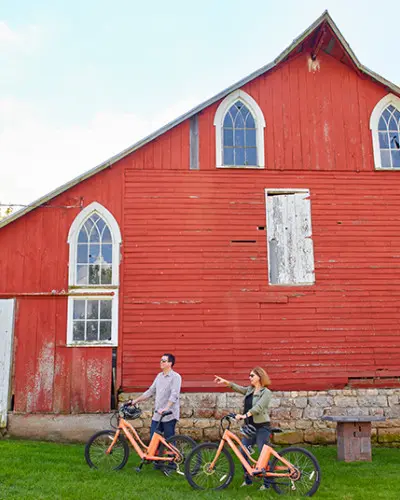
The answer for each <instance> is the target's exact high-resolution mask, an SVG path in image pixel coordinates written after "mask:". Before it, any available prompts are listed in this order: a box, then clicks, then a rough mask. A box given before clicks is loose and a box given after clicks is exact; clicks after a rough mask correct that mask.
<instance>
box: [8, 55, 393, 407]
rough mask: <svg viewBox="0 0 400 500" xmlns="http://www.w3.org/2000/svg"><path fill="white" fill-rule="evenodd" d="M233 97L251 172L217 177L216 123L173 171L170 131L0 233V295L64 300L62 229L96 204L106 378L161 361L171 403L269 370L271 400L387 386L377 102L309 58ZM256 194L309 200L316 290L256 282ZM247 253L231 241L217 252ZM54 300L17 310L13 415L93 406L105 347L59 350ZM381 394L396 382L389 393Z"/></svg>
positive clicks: (259, 274)
mask: <svg viewBox="0 0 400 500" xmlns="http://www.w3.org/2000/svg"><path fill="white" fill-rule="evenodd" d="M318 63H319V65H318V64H316V65H314V69H315V68H317V69H316V70H314V69H313V70H311V69H310V68H309V65H308V59H307V57H306V56H304V55H299V56H297V57H295V58H294V59H292V60H291V61H290V62H287V63H284V64H282V65H281V66H280V67H279V68H278V69H276V70H274V71H272V72H270V73H268V75H265V76H261V77H259V78H257V79H256V80H255V81H253V82H250V83H249V84H247V85H245V86H244V90H246V91H247V92H248V93H250V94H251V95H252V96H253V97H254V98H255V99H256V100H257V102H258V103H259V105H260V107H261V109H262V111H263V113H264V116H265V120H266V129H265V145H266V168H265V169H264V170H260V171H258V170H233V169H232V170H217V169H216V168H215V129H214V126H213V120H214V114H215V111H216V109H217V107H218V104H219V103H216V104H215V105H212V106H210V107H209V108H207V109H205V110H203V111H202V112H201V113H200V114H199V117H198V123H199V147H200V150H199V168H200V169H199V170H192V171H190V170H189V159H190V151H189V135H190V128H189V123H188V122H184V123H182V124H181V125H179V126H177V127H175V128H174V129H173V130H171V131H169V132H167V133H166V134H164V135H163V136H162V137H160V138H158V139H156V140H154V141H152V142H151V143H149V144H148V145H146V146H144V147H142V148H141V149H140V150H138V151H136V152H134V153H132V154H131V155H129V156H128V157H127V158H125V159H124V160H122V161H120V162H119V163H118V164H116V165H115V166H113V167H112V168H110V169H106V170H105V171H103V172H101V173H99V174H97V175H96V176H94V177H92V178H90V179H89V180H87V181H84V182H82V183H80V184H79V185H77V186H75V187H73V188H71V189H70V190H68V191H67V192H65V193H64V194H62V195H60V196H59V197H57V198H55V199H54V200H52V201H51V204H52V205H54V206H57V207H58V208H40V209H36V210H34V211H33V212H30V213H29V214H27V215H26V216H24V217H23V218H21V219H19V220H17V221H15V222H13V223H12V224H10V225H9V226H6V227H5V228H3V229H2V230H1V231H0V245H1V247H0V248H1V260H0V275H1V276H2V278H3V279H2V280H1V281H0V293H9V294H10V295H12V294H13V293H21V292H27V293H31V292H49V291H51V290H58V291H60V290H63V289H64V290H66V289H67V288H68V281H67V280H68V245H67V243H66V240H67V234H68V230H69V227H70V225H71V223H72V221H73V219H74V218H75V217H76V215H77V214H78V213H79V208H76V209H67V208H59V207H60V206H62V205H79V203H80V202H81V198H83V206H87V205H88V204H89V203H91V202H92V201H97V202H99V203H101V204H103V205H104V206H105V207H107V208H108V209H109V210H110V211H111V212H112V213H113V215H114V216H115V218H116V219H117V221H118V223H119V225H120V227H121V232H122V238H123V245H122V247H121V252H122V264H121V290H120V322H119V324H120V343H119V349H118V357H119V358H118V359H119V365H118V374H119V382H120V384H121V386H122V388H123V389H124V390H126V391H131V390H141V389H143V388H144V387H146V386H148V384H149V383H150V382H151V380H152V379H153V377H154V374H155V372H156V370H157V369H158V366H159V365H158V360H159V355H160V352H164V351H172V352H174V353H176V355H177V358H178V365H177V370H178V371H179V372H180V373H181V374H182V375H183V380H184V385H183V389H184V390H185V391H205V392H209V391H211V390H214V385H213V383H212V375H213V374H214V373H215V371H218V372H219V373H220V374H221V375H224V376H226V377H227V378H234V379H236V380H238V381H239V382H240V381H242V382H244V381H245V380H246V379H247V374H248V370H249V368H250V367H251V366H252V365H254V364H262V365H264V366H266V367H267V368H268V370H269V371H270V373H271V377H272V379H273V382H274V385H273V388H274V389H289V388H290V389H291V390H296V389H306V390H315V389H327V388H340V387H344V386H345V385H346V384H348V383H349V384H350V385H351V384H356V385H365V384H367V386H369V385H370V384H372V385H374V384H375V385H376V384H377V383H378V384H381V385H382V384H383V385H385V384H386V385H388V384H389V385H390V384H394V385H396V384H397V382H398V377H400V373H399V366H400V340H399V322H398V307H397V296H398V295H399V293H400V287H399V265H398V258H399V255H400V253H399V238H398V237H397V234H398V233H399V231H398V226H399V216H398V212H399V204H400V199H399V195H398V193H399V192H400V191H399V183H400V181H399V177H398V176H399V173H398V172H375V171H374V168H373V156H372V144H371V136H370V131H369V116H370V113H371V111H372V109H373V107H374V106H375V104H376V103H377V102H378V101H379V99H381V97H382V96H383V95H385V93H386V92H385V90H384V89H383V88H382V87H380V86H378V85H377V84H374V83H372V82H371V81H370V80H368V79H366V78H362V77H360V76H358V75H356V73H354V72H353V71H352V70H350V69H349V68H348V67H347V66H345V65H343V64H341V63H339V62H338V61H337V60H335V59H334V58H332V57H329V56H328V55H326V54H323V53H321V55H320V57H319V59H318ZM265 188H302V189H309V190H310V199H311V207H312V212H311V216H312V228H313V241H314V255H315V274H316V284H315V285H313V286H307V287H277V286H269V285H268V279H267V247H266V232H265V225H266V221H265V199H264V189H265ZM246 240H248V241H252V243H234V242H233V241H246ZM66 311H67V300H66V298H59V297H58V298H56V297H47V298H46V297H43V298H40V299H39V298H28V297H19V298H18V303H17V322H16V330H15V336H16V351H15V374H14V388H15V389H16V398H15V409H16V410H18V411H32V412H34V411H38V412H39V411H43V412H46V411H49V412H52V411H54V412H59V411H60V412H67V413H68V412H78V411H96V410H106V409H107V408H108V407H109V390H108V389H107V388H108V387H110V384H111V381H110V377H111V349H110V348H90V349H89V348H86V349H85V348H67V347H66V346H65V341H66ZM396 381H397V382H396Z"/></svg>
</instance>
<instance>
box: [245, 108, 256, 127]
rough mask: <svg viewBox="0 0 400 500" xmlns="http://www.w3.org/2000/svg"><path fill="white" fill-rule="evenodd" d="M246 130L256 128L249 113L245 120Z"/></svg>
mask: <svg viewBox="0 0 400 500" xmlns="http://www.w3.org/2000/svg"><path fill="white" fill-rule="evenodd" d="M246 128H256V124H255V122H254V118H253V115H252V114H251V113H250V111H249V114H248V115H247V118H246Z"/></svg>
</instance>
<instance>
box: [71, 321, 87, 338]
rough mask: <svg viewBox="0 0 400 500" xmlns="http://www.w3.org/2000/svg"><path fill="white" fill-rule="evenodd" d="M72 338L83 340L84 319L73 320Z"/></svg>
mask: <svg viewBox="0 0 400 500" xmlns="http://www.w3.org/2000/svg"><path fill="white" fill-rule="evenodd" d="M72 338H73V340H85V322H84V321H74V326H73V331H72Z"/></svg>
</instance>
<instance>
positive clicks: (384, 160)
mask: <svg viewBox="0 0 400 500" xmlns="http://www.w3.org/2000/svg"><path fill="white" fill-rule="evenodd" d="M370 128H371V132H372V143H373V148H374V159H375V168H377V169H389V170H393V169H397V168H398V169H400V99H399V98H398V97H396V96H395V95H393V94H389V95H387V96H385V97H384V98H383V99H381V100H380V101H379V102H378V104H377V105H376V106H375V108H374V110H373V112H372V114H371V120H370Z"/></svg>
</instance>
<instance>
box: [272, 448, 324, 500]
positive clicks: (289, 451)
mask: <svg viewBox="0 0 400 500" xmlns="http://www.w3.org/2000/svg"><path fill="white" fill-rule="evenodd" d="M279 455H281V457H284V458H285V460H287V461H288V462H290V463H291V464H292V465H293V466H294V467H295V468H296V472H297V474H294V475H293V476H292V477H291V478H289V477H282V478H279V477H274V478H271V479H272V487H273V488H274V490H275V491H276V492H277V493H279V494H280V495H289V496H292V497H295V496H305V497H312V496H313V495H314V493H315V492H316V491H317V490H318V488H319V485H320V482H321V469H320V467H319V464H318V461H317V459H316V458H315V457H314V455H313V454H312V453H310V452H309V451H308V450H304V449H303V448H294V447H290V448H285V449H284V450H282V451H280V452H279ZM276 467H285V465H284V464H283V462H281V461H280V460H279V459H278V458H276V457H274V459H273V460H272V463H271V472H275V473H277V474H278V473H284V472H287V471H288V469H286V471H285V470H282V469H279V470H276Z"/></svg>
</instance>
